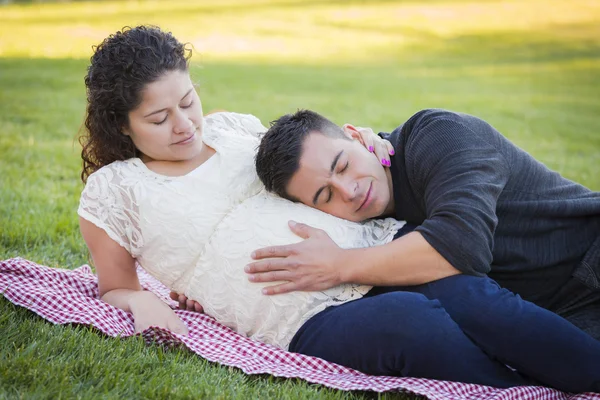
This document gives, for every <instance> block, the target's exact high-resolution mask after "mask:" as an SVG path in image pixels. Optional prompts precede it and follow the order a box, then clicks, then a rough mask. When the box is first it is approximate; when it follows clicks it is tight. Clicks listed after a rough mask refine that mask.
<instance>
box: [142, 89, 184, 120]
mask: <svg viewBox="0 0 600 400" xmlns="http://www.w3.org/2000/svg"><path fill="white" fill-rule="evenodd" d="M192 90H194V88H191V89H190V90H188V91H187V93H186V94H185V95H183V97H182V98H181V100H183V99H185V98H186V97H187V96H188V95H189V94H190V93H192ZM165 110H166V108H162V109H160V110H156V111H152V112H151V113H150V114H148V115H144V118H148V117H149V116H151V115H154V114H158V113H160V112H163V111H165Z"/></svg>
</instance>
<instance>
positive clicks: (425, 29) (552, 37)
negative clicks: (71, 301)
mask: <svg viewBox="0 0 600 400" xmlns="http://www.w3.org/2000/svg"><path fill="white" fill-rule="evenodd" d="M213 3H216V2H213V1H189V2H184V1H174V2H161V1H152V2H143V1H123V2H96V3H86V2H75V3H58V4H31V5H4V6H0V259H6V258H10V257H15V256H22V257H25V258H28V259H30V260H33V261H35V262H38V263H41V264H45V265H50V266H56V267H65V268H74V267H76V266H79V265H81V264H83V263H86V262H87V252H86V249H85V246H84V244H83V241H82V239H81V238H80V235H79V231H78V225H77V215H76V208H77V204H78V199H79V194H80V192H81V189H82V184H81V182H80V180H79V173H80V158H79V150H80V149H79V145H78V144H77V141H76V137H77V134H78V131H79V129H80V126H81V124H82V122H83V118H84V110H85V91H84V87H83V77H84V75H85V71H86V67H87V65H88V60H89V57H90V56H91V46H92V45H93V44H97V43H99V42H100V41H101V40H102V39H103V38H104V37H105V36H107V35H108V34H110V33H111V32H114V31H116V30H118V29H120V28H121V27H123V26H125V25H131V26H133V25H137V24H140V23H152V24H156V25H159V26H161V27H163V28H165V29H168V30H171V31H173V33H174V34H175V35H176V36H177V37H178V38H179V39H181V40H182V41H187V42H190V43H191V45H193V47H194V49H195V52H194V54H195V55H194V57H193V64H192V68H191V70H192V76H193V78H194V79H195V80H196V81H197V82H198V83H199V85H200V89H199V93H200V96H201V99H202V101H203V105H204V109H205V110H206V111H209V110H211V109H217V108H218V109H227V110H231V111H237V112H243V113H251V114H254V115H256V116H258V117H259V118H260V119H261V120H262V121H263V123H265V124H267V122H268V121H270V120H272V119H274V118H276V117H277V116H279V115H280V114H283V113H287V112H292V111H294V110H296V109H298V108H312V109H315V110H317V111H319V112H321V113H323V114H325V115H327V116H329V117H330V118H332V119H333V120H334V121H336V122H338V123H340V124H342V123H345V122H351V123H354V124H356V125H360V126H371V127H373V128H374V129H375V130H376V131H377V130H381V131H390V130H392V129H393V128H394V127H396V126H397V125H399V124H400V123H402V122H403V121H405V120H406V119H407V118H409V117H410V116H411V115H412V114H413V113H414V112H416V111H418V110H419V109H421V108H426V107H440V108H447V109H451V110H456V111H462V112H468V113H471V114H474V115H477V116H480V117H482V118H484V119H486V120H487V121H489V122H490V123H492V125H494V126H495V127H496V128H498V129H499V130H500V131H501V132H503V133H504V134H505V135H506V136H507V137H509V138H510V139H511V140H512V141H514V142H515V143H517V144H518V145H519V146H521V147H522V148H524V149H525V150H527V151H528V152H530V153H532V154H533V155H534V156H535V157H537V158H538V159H539V160H541V161H542V162H544V163H545V164H547V165H548V166H549V167H551V168H553V169H555V170H557V171H559V172H561V173H562V174H564V175H565V176H567V177H568V178H570V179H573V180H576V181H579V182H581V183H583V184H585V185H586V186H588V187H590V188H591V189H594V190H600V3H598V2H596V1H592V0H590V1H586V0H572V1H569V2H565V1H559V0H555V1H553V0H550V1H537V0H515V1H491V0H487V1H476V2H475V1H442V0H438V1H429V2H418V1H383V0H382V1H377V0H374V1H368V2H366V1H358V0H347V1H341V0H340V1H325V0H323V1H317V0H306V1H299V0H262V1H261V0H254V1H253V0H248V1H242V0H228V1H220V2H218V5H215V4H213ZM0 332H1V334H0V399H2V398H15V397H16V398H19V397H22V398H74V397H81V398H144V397H145V398H148V397H150V398H155V397H170V398H190V397H209V398H240V399H247V398H258V397H260V398H274V399H280V398H282V399H283V398H299V397H307V398H331V399H345V398H348V399H350V398H352V399H354V398H371V397H377V396H376V395H373V394H369V393H345V392H340V391H334V390H329V389H326V388H323V387H320V386H315V385H309V384H307V383H305V382H301V381H297V380H283V379H275V378H271V377H249V376H246V375H244V374H242V373H240V372H239V371H237V370H233V369H230V368H227V367H222V366H218V365H215V364H211V363H208V362H206V361H204V360H202V359H200V358H198V357H196V356H194V355H192V354H190V353H189V352H187V351H183V350H181V351H163V350H162V349H160V348H158V347H146V346H144V345H143V343H142V342H141V339H136V338H133V339H128V340H114V339H108V338H105V337H103V336H101V335H99V334H97V333H95V332H93V331H91V330H90V329H89V328H86V327H78V328H75V327H61V326H54V325H51V324H49V323H46V322H44V321H42V320H41V319H40V318H38V317H36V316H34V315H33V314H31V313H29V312H27V311H25V310H23V309H20V308H17V307H14V306H12V305H11V304H10V303H9V302H8V301H6V300H5V299H3V298H2V297H1V296H0ZM382 397H383V398H407V396H405V395H402V394H387V395H384V396H382Z"/></svg>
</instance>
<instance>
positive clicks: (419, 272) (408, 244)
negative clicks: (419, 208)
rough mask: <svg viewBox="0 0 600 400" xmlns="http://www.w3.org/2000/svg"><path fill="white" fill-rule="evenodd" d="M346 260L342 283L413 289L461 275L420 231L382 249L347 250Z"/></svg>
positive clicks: (381, 247)
mask: <svg viewBox="0 0 600 400" xmlns="http://www.w3.org/2000/svg"><path fill="white" fill-rule="evenodd" d="M343 259H345V260H343V261H342V262H341V263H342V264H341V269H340V271H341V272H340V274H341V275H340V277H341V282H342V283H361V284H364V285H372V286H412V285H421V284H424V283H427V282H431V281H436V280H438V279H442V278H446V277H448V276H452V275H457V274H460V273H461V272H460V271H459V270H458V269H456V268H454V267H453V266H452V264H450V263H449V262H448V261H447V260H446V259H445V258H444V257H442V256H441V255H440V253H438V252H437V251H436V250H435V249H434V248H433V247H431V245H430V244H429V243H428V242H427V241H426V240H425V239H424V238H423V236H422V235H421V234H420V233H419V232H410V233H408V234H406V235H404V236H402V237H401V238H399V239H396V240H394V241H392V242H390V243H388V244H385V245H383V246H377V247H369V248H364V249H349V250H345V251H344V255H343ZM344 265H345V266H346V267H345V268H344Z"/></svg>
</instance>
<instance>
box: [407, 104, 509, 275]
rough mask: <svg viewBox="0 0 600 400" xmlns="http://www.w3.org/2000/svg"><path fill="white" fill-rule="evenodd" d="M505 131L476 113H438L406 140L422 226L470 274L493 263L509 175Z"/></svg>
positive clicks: (440, 249) (450, 259)
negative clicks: (499, 207)
mask: <svg viewBox="0 0 600 400" xmlns="http://www.w3.org/2000/svg"><path fill="white" fill-rule="evenodd" d="M499 135H500V134H499V133H498V132H496V131H495V130H494V129H493V128H492V127H491V126H489V125H488V124H487V123H485V122H484V121H482V120H480V119H477V118H475V117H471V116H466V115H460V114H454V113H450V112H445V111H435V112H432V113H430V114H429V115H426V116H425V117H424V118H422V119H421V120H420V121H419V122H417V123H416V124H415V126H413V128H412V130H411V132H410V134H409V136H408V137H407V139H406V142H405V146H406V149H405V154H406V168H407V173H408V176H409V181H410V184H411V186H412V189H413V190H414V191H415V193H416V194H417V197H420V198H421V199H422V205H423V206H424V209H425V214H426V219H425V221H424V222H423V223H422V224H421V225H420V226H419V227H418V228H417V229H416V230H417V231H418V232H420V233H421V234H422V235H423V237H424V238H425V240H427V242H428V243H429V244H430V245H431V246H433V248H435V249H436V250H437V251H438V252H439V253H440V254H441V255H442V256H443V257H444V258H445V259H446V260H447V261H448V262H450V264H452V265H453V266H454V267H455V268H456V269H458V270H460V271H461V272H463V273H465V274H470V275H477V276H482V275H485V274H486V273H488V272H489V271H490V265H491V263H492V250H493V248H494V231H495V229H496V226H497V223H498V218H497V216H496V202H497V200H498V197H499V196H500V193H501V192H502V190H503V188H504V186H505V184H506V182H507V180H508V178H509V168H508V166H507V164H506V162H505V159H504V157H503V155H502V153H501V152H500V151H499V150H498V145H497V143H496V142H497V141H498V137H499Z"/></svg>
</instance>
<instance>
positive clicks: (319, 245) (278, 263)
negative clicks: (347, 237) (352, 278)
mask: <svg viewBox="0 0 600 400" xmlns="http://www.w3.org/2000/svg"><path fill="white" fill-rule="evenodd" d="M289 226H290V229H291V230H292V232H294V233H295V234H296V235H298V236H300V237H301V238H303V239H306V240H304V241H302V242H300V243H296V244H291V245H287V246H273V247H265V248H263V249H260V250H256V251H255V252H253V253H252V258H253V259H255V260H261V261H257V262H254V263H251V264H248V265H247V266H246V268H245V271H246V272H247V273H248V274H249V277H248V279H249V280H250V281H251V282H276V281H286V282H285V283H280V284H278V285H274V286H268V287H265V288H264V289H263V293H264V294H267V295H273V294H282V293H288V292H293V291H296V290H302V291H307V292H312V291H321V290H326V289H329V288H332V287H334V286H338V285H340V284H341V283H342V280H341V277H340V267H339V266H340V265H341V262H340V260H341V259H342V255H343V252H344V250H343V249H341V248H340V247H339V246H338V245H337V244H335V242H334V241H333V240H331V238H330V237H329V235H327V233H325V232H324V231H323V230H321V229H316V228H312V227H310V226H308V225H306V224H300V223H296V222H294V221H290V222H289Z"/></svg>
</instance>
